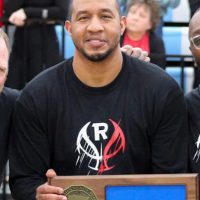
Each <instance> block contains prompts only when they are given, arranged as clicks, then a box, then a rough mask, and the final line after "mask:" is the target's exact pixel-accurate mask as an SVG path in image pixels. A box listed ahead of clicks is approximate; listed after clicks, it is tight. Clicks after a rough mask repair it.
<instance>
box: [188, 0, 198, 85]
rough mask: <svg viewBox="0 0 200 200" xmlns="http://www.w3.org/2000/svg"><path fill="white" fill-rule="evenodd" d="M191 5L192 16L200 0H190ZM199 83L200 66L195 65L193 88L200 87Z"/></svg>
mask: <svg viewBox="0 0 200 200" xmlns="http://www.w3.org/2000/svg"><path fill="white" fill-rule="evenodd" d="M189 6H190V17H192V16H193V15H194V13H195V12H196V10H197V9H198V8H200V0H189ZM194 64H195V65H194V66H196V62H195V63H194ZM199 84H200V68H199V67H195V68H194V82H193V88H196V87H198V85H199Z"/></svg>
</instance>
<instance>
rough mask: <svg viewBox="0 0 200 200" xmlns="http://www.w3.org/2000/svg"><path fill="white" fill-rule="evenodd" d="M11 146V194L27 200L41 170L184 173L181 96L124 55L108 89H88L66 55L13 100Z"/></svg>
mask: <svg viewBox="0 0 200 200" xmlns="http://www.w3.org/2000/svg"><path fill="white" fill-rule="evenodd" d="M14 119H15V131H14V134H15V137H13V140H12V146H11V147H12V149H11V155H10V156H11V159H10V166H11V177H10V180H11V182H10V183H11V184H10V185H11V190H12V194H13V197H14V198H15V199H20V200H23V199H34V196H35V188H36V187H37V186H38V185H40V184H42V183H44V181H46V179H45V172H46V171H47V169H49V168H53V169H54V170H55V171H56V172H57V174H58V175H90V174H145V173H178V172H186V170H187V119H186V109H185V103H184V98H183V94H182V92H181V90H180V88H179V87H178V85H177V83H176V82H175V81H174V80H173V79H172V78H171V77H170V76H169V75H167V74H166V73H165V72H164V71H163V70H162V69H159V68H158V67H157V66H154V65H152V64H150V63H145V62H142V61H139V60H138V59H134V58H131V57H129V56H126V55H123V66H122V70H121V72H120V73H119V75H118V76H117V78H116V79H115V80H114V81H113V82H112V83H110V84H109V85H107V86H104V87H99V88H92V87H89V86H86V85H84V84H83V83H82V82H81V81H80V80H79V79H78V78H77V77H76V75H75V74H74V71H73V68H72V59H70V60H69V61H67V62H66V61H65V62H62V63H60V64H58V65H57V66H55V67H53V68H51V69H49V70H47V71H45V72H43V73H42V74H40V75H39V76H38V77H36V78H35V79H34V80H33V81H32V82H31V83H30V84H28V85H27V87H26V88H25V89H24V91H23V93H22V95H21V96H20V99H19V100H18V101H17V105H16V113H15V117H14Z"/></svg>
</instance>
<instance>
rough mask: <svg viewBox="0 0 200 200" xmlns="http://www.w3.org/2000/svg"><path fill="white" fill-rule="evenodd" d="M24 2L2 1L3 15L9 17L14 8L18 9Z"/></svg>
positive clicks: (22, 0)
mask: <svg viewBox="0 0 200 200" xmlns="http://www.w3.org/2000/svg"><path fill="white" fill-rule="evenodd" d="M23 3H24V0H17V1H13V0H6V1H5V2H4V5H3V6H4V11H3V13H4V17H7V18H8V17H9V16H10V15H11V14H12V13H13V12H15V11H16V10H19V9H20V8H22V6H23Z"/></svg>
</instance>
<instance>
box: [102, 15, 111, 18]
mask: <svg viewBox="0 0 200 200" xmlns="http://www.w3.org/2000/svg"><path fill="white" fill-rule="evenodd" d="M102 18H103V19H111V18H112V17H111V16H110V15H103V16H102Z"/></svg>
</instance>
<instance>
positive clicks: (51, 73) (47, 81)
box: [23, 59, 71, 91]
mask: <svg viewBox="0 0 200 200" xmlns="http://www.w3.org/2000/svg"><path fill="white" fill-rule="evenodd" d="M70 62H71V59H70V60H64V61H62V62H60V63H58V64H56V65H54V66H52V67H50V68H48V69H46V70H44V71H43V72H41V73H40V74H38V75H37V76H36V77H35V78H33V79H32V80H31V81H30V82H29V83H28V84H27V85H26V86H25V88H24V90H23V91H27V90H29V91H31V90H32V91H34V90H35V89H38V88H40V87H45V88H48V87H50V88H51V87H52V86H53V85H54V86H56V83H57V81H59V80H61V79H62V78H63V77H64V76H65V73H66V68H67V65H69V64H70Z"/></svg>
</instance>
